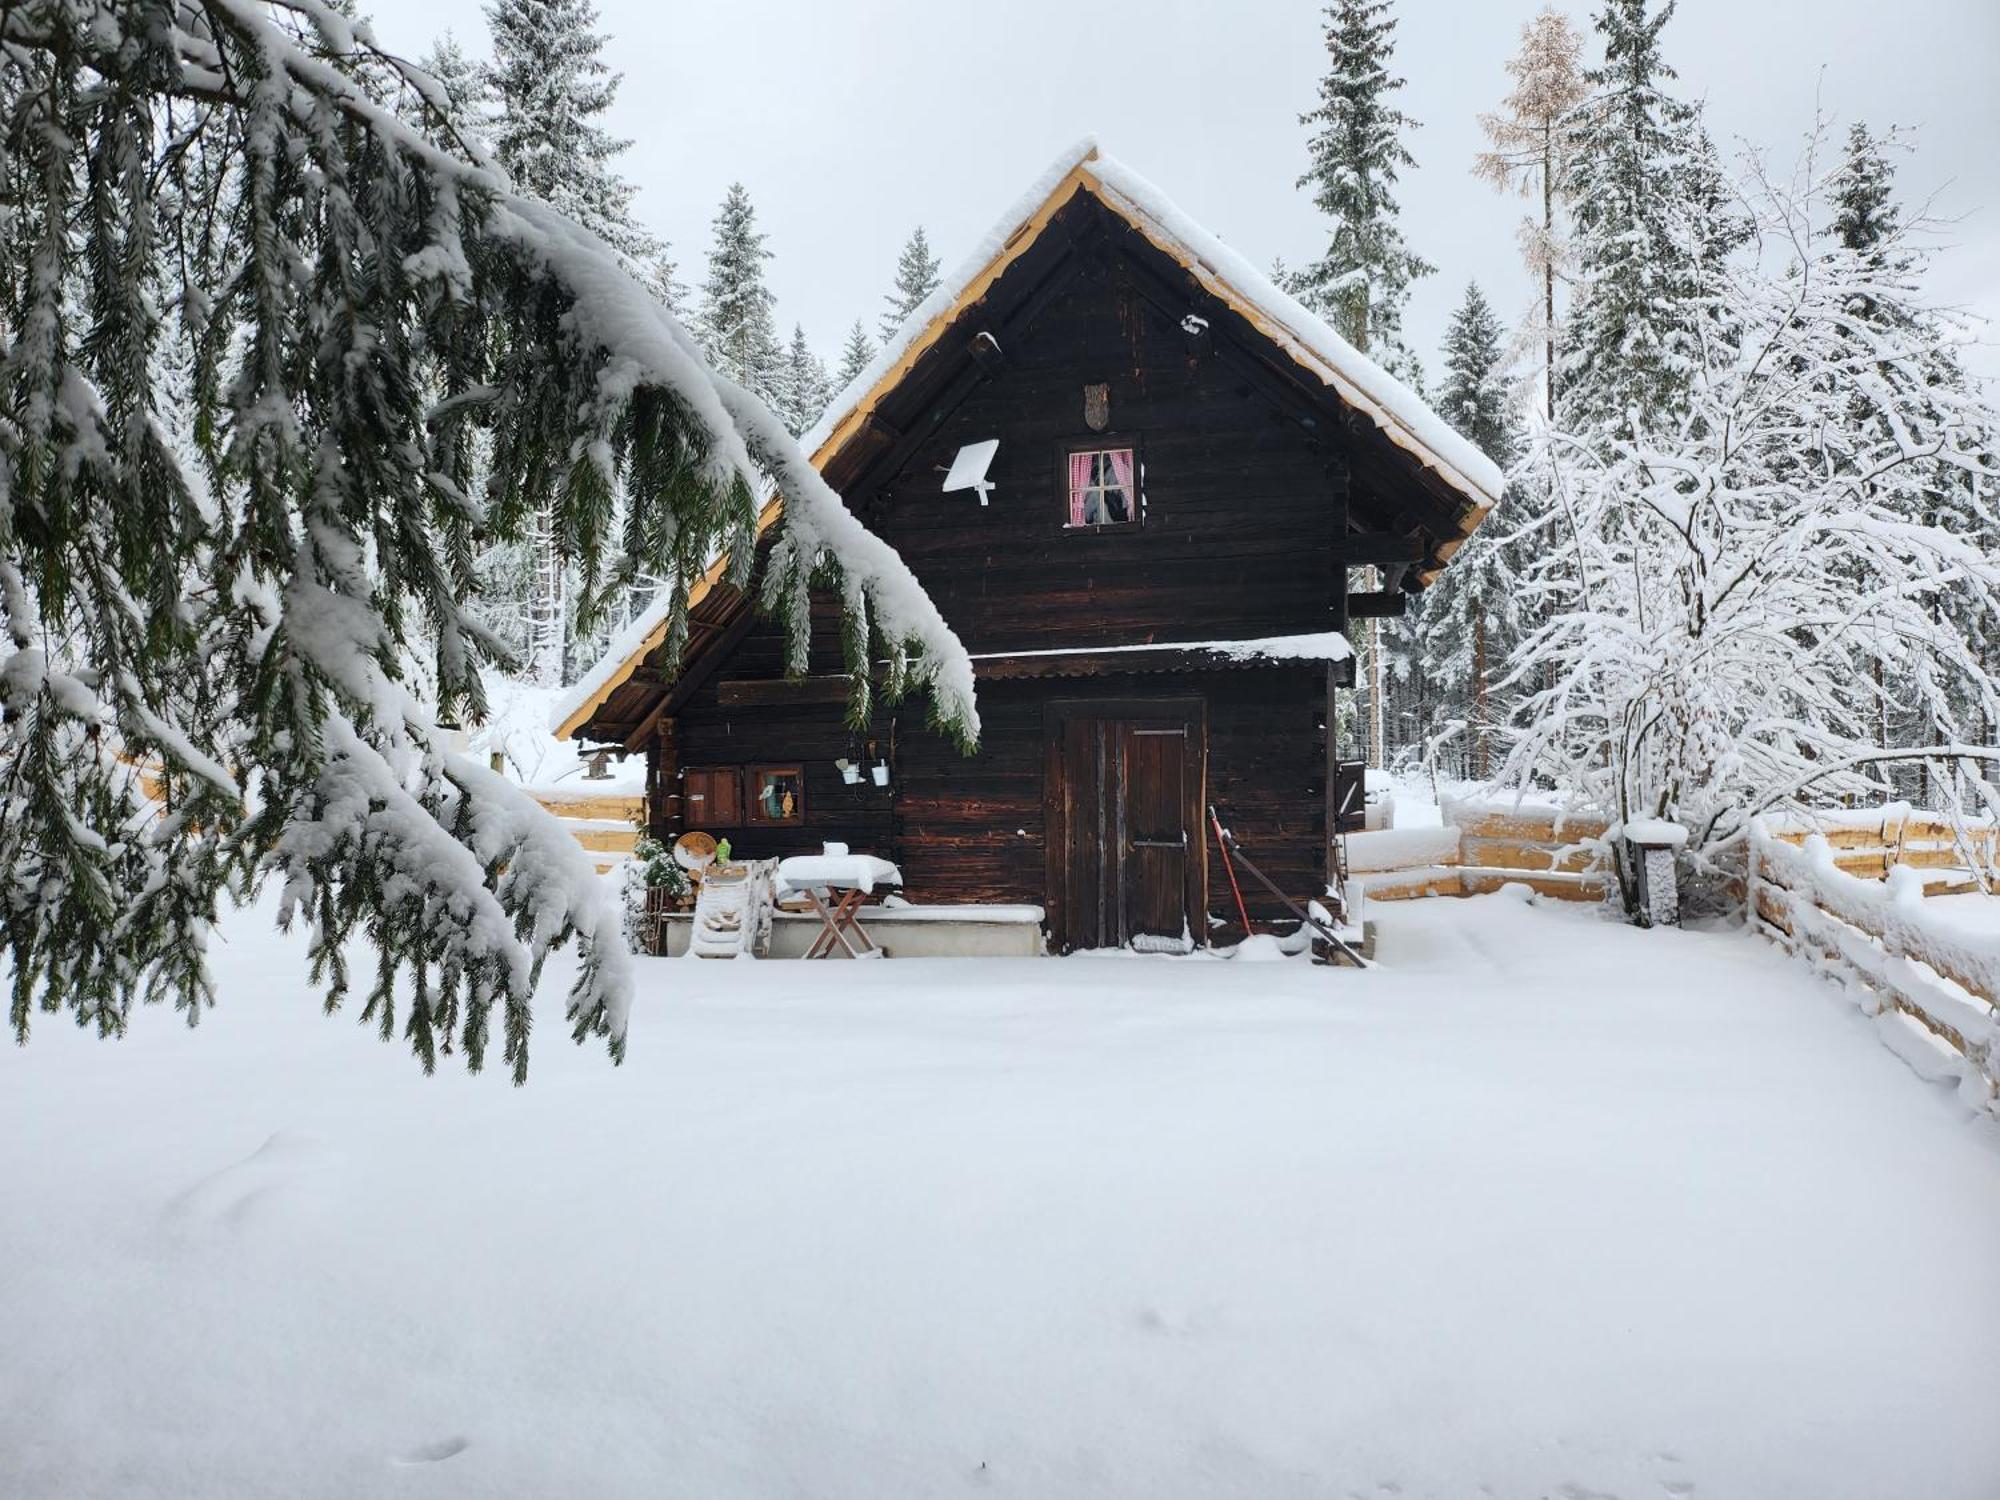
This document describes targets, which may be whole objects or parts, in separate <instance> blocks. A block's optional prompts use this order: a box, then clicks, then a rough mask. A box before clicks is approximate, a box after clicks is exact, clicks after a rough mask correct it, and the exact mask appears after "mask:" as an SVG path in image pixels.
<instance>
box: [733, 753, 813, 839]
mask: <svg viewBox="0 0 2000 1500" xmlns="http://www.w3.org/2000/svg"><path fill="white" fill-rule="evenodd" d="M766 776H789V777H791V779H792V781H793V783H794V785H795V786H796V787H797V791H798V795H797V797H796V798H795V800H794V802H793V804H792V815H791V816H790V817H789V818H767V817H765V816H764V799H763V790H764V778H765V777H766ZM744 782H745V784H744V788H743V819H744V824H743V826H744V827H746V828H798V827H801V826H802V825H803V824H804V823H805V820H806V768H805V766H804V764H803V763H801V762H799V761H777V762H771V763H768V764H764V765H755V766H750V767H748V768H747V775H746V776H745V778H744Z"/></svg>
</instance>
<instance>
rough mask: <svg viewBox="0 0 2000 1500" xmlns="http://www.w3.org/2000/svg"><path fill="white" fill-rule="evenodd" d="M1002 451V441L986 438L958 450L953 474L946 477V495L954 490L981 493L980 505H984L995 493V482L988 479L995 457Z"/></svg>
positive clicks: (952, 469)
mask: <svg viewBox="0 0 2000 1500" xmlns="http://www.w3.org/2000/svg"><path fill="white" fill-rule="evenodd" d="M999 451H1000V439H998V438H985V439H983V440H981V441H980V442H977V443H967V444H966V445H965V446H964V447H963V448H961V449H959V450H958V457H956V458H954V459H953V460H952V461H951V472H950V473H949V474H947V475H945V476H944V489H945V493H946V494H950V493H951V492H952V491H953V490H977V491H979V503H980V504H981V505H984V504H985V503H986V497H987V496H988V495H990V494H992V493H993V481H992V480H990V479H988V478H987V477H986V471H987V469H988V468H990V467H991V466H992V463H993V455H994V454H996V453H998V452H999Z"/></svg>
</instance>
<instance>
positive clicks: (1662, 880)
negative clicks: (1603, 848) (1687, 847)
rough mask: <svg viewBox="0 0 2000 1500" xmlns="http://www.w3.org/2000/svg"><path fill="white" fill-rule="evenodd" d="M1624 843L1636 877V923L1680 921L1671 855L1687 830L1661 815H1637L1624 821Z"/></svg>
mask: <svg viewBox="0 0 2000 1500" xmlns="http://www.w3.org/2000/svg"><path fill="white" fill-rule="evenodd" d="M1625 843H1626V845H1627V847H1628V848H1629V849H1630V850H1631V851H1632V868H1633V869H1634V870H1635V871H1636V872H1637V874H1638V878H1639V918H1638V921H1639V925H1640V926H1641V927H1678V926H1680V925H1681V890H1680V881H1679V879H1678V877H1677V876H1676V875H1675V873H1674V857H1675V855H1676V854H1678V853H1679V851H1680V849H1681V846H1682V845H1684V844H1685V843H1687V830H1686V829H1685V828H1683V827H1681V826H1680V824H1678V823H1669V822H1667V821H1666V820H1665V819H1663V818H1638V819H1635V820H1633V821H1632V822H1630V823H1627V824H1626V825H1625Z"/></svg>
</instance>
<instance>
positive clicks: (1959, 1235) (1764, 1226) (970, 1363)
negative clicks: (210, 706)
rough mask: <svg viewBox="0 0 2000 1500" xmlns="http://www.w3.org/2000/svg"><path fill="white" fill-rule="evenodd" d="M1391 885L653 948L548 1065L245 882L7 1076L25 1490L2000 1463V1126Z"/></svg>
mask: <svg viewBox="0 0 2000 1500" xmlns="http://www.w3.org/2000/svg"><path fill="white" fill-rule="evenodd" d="M1379 916H1380V918H1381V926H1382V931H1381V946H1380V954H1381V957H1382V959H1383V960H1384V966H1383V967H1382V968H1380V969H1378V970H1375V971H1373V972H1370V973H1367V974H1356V973H1353V972H1350V971H1333V970H1328V969H1323V968H1313V967H1310V966H1307V965H1305V964H1302V963H1298V962H1290V963H1265V964H1254V965H1243V964H1217V963H1186V962H1175V961H1170V960H1156V961H1141V962H1132V963H1124V964H1087V963H1074V962H1063V961H1046V962H1036V961H1033V960H1014V961H994V962H987V963H979V962H975V961H969V960H960V961H933V962H918V961H891V962H888V963H881V964H872V965H868V966H865V968H863V969H860V970H857V969H856V968H855V967H852V966H848V965H845V964H837V963H836V964H824V965H804V964H795V963H794V964H776V963H771V964H728V965H723V964H713V965H711V964H701V963H698V962H696V963H686V962H683V963H668V962H658V963H651V964H647V965H644V966H642V967H643V969H644V975H643V978H642V994H641V998H640V1002H639V1005H638V1008H637V1010H636V1012H635V1017H634V1035H633V1038H632V1050H631V1061H630V1063H629V1064H628V1065H627V1066H626V1067H625V1068H624V1069H622V1070H618V1071H614V1070H612V1069H611V1068H610V1067H609V1066H608V1064H607V1063H606V1062H605V1061H604V1060H603V1057H602V1055H601V1052H600V1051H586V1052H579V1051H577V1050H576V1049H575V1048H573V1047H572V1046H570V1045H569V1044H568V1042H567V1040H566V1038H565V1037H564V1035H563V1033H562V1031H561V1028H560V1027H558V1026H556V1025H554V1024H547V1025H544V1027H543V1028H542V1029H541V1030H540V1032H539V1034H538V1039H537V1041H536V1044H535V1045H536V1056H535V1064H534V1077H533V1079H532V1081H531V1082H530V1084H529V1086H528V1087H527V1088H526V1089H525V1090H520V1091H516V1090H513V1089H511V1088H509V1087H508V1086H507V1085H506V1083H505V1081H504V1079H503V1078H501V1077H499V1076H493V1077H489V1078H484V1079H476V1080H475V1079H468V1078H465V1077H463V1076H460V1075H458V1074H455V1073H447V1074H441V1075H440V1076H438V1077H437V1078H434V1079H429V1080H426V1079H424V1078H422V1077H421V1076H420V1075H418V1074H417V1073H416V1071H415V1068H414V1065H413V1064H412V1063H411V1062H410V1061H409V1059H408V1057H407V1055H406V1054H404V1052H403V1050H402V1048H401V1047H400V1045H397V1046H392V1047H386V1048H385V1047H384V1046H383V1045H382V1044H380V1043H378V1042H376V1041H375V1040H374V1039H373V1036H372V1033H368V1032H364V1031H362V1030H361V1029H360V1028H358V1027H357V1026H356V1025H355V1024H354V1023H353V1022H352V1021H351V1020H344V1019H343V1020H327V1019H325V1018H323V1017H321V1016H320V1015H319V1014H318V1010H317V1006H316V1005H315V1004H314V1003H313V1002H312V1001H311V1000H310V999H309V998H308V997H307V996H306V994H305V992H304V988H303V982H302V979H301V965H300V963H299V961H298V953H297V947H296V945H295V944H294V943H292V942H290V941H289V940H282V939H278V938H276V937H274V936H272V935H270V934H268V933H267V931H266V930H265V928H264V926H263V925H262V921H261V917H260V916H259V915H251V916H245V917H238V918H233V919H231V920H230V921H229V922H228V923H226V924H225V926H224V928H223V933H224V936H226V937H227V938H229V939H230V942H229V943H228V944H227V945H226V947H225V949H224V952H223V956H222V967H223V990H224V994H225V1004H224V1006H223V1008H222V1009H221V1010H220V1011H218V1012H216V1013H215V1014H213V1015H212V1016H211V1017H210V1018H209V1019H208V1020H206V1021H204V1022H203V1023H202V1026H201V1029H200V1030H199V1032H197V1033H195V1034H193V1035H189V1034H188V1033H186V1032H185V1031H184V1030H183V1029H182V1028H181V1027H180V1026H179V1025H178V1023H177V1022H175V1021H174V1019H173V1018H172V1017H171V1016H170V1015H166V1014H161V1013H158V1012H148V1013H147V1014H146V1015H145V1016H144V1017H143V1018H142V1021H141V1023H140V1025H139V1026H138V1029H137V1032H136V1034H135V1035H133V1036H132V1037H130V1038H129V1039H128V1040H126V1041H125V1042H123V1043H120V1044H116V1045H108V1044H102V1043H98V1042H95V1041H92V1040H90V1039H89V1038H88V1037H86V1036H84V1035H81V1034H79V1033H77V1032H75V1031H74V1030H72V1029H70V1028H69V1027H67V1026H66V1025H63V1024H60V1023H57V1022H54V1021H52V1020H49V1021H44V1022H43V1023H42V1024H41V1030H40V1032H39V1034H38V1035H37V1036H36V1037H35V1039H34V1040H33V1041H32V1042H31V1044H30V1045H29V1046H28V1047H27V1048H26V1049H24V1050H16V1049H11V1048H10V1049H7V1050H6V1052H5V1053H4V1054H0V1189H4V1193H5V1202H6V1204H7V1210H6V1212H5V1213H4V1214H0V1267H4V1268H5V1273H4V1275H0V1350H4V1351H5V1352H4V1357H0V1494H6V1495H9V1496H14V1495H20V1496H36V1497H40V1496H50V1495H91V1496H104V1495H120V1496H158V1495H185V1496H204V1497H207V1496H216V1495H225V1494H228V1495H237V1494H241V1495H249V1494H268V1495H279V1494H282V1495H286V1496H342V1497H346V1496H354V1495H369V1496H390V1497H400V1496H424V1497H431V1496H499V1495H521V1496H529V1495H534V1496H545V1495H593V1496H598V1495H607V1496H648V1497H650V1496H658V1495H689V1496H702V1497H709V1496H798V1495H810V1496H815V1497H848V1496H852V1497H857V1500H858V1497H867V1500H880V1497H887V1496H906V1495H908V1496H914V1495H954V1494H960V1493H968V1494H997V1495H1016V1496H1031V1497H1062V1496H1082V1495H1098V1496H1124V1495H1146V1496H1222V1495H1233V1496H1256V1497H1260V1500H1262V1497H1283V1496H1294V1495H1297V1496H1305V1495H1311V1496H1346V1495H1365V1496H1370V1497H1374V1496H1380V1495H1390V1494H1400V1495H1402V1496H1407V1497H1416V1496H1423V1495H1434V1496H1441V1497H1453V1500H1459V1497H1467V1496H1475V1495H1481V1494H1491V1495H1496V1496H1523V1497H1527V1496H1547V1495H1569V1496H1583V1495H1590V1496H1621V1497H1642V1496H1643V1497H1659V1496H1670V1495H1694V1496H1710V1495H1712V1496H1779V1495H1800V1496H1804V1495H1810V1496H1812V1497H1814V1500H1837V1497H1847V1496H1852V1497H1871V1500H1873V1497H1881V1496H1886V1495H1922V1496H1925V1497H1927V1500H1946V1497H1965V1500H1973V1497H1991V1496H1992V1495H1994V1494H1995V1493H2000V1426H1996V1424H1995V1423H1994V1422H1993V1420H1992V1392H1993V1391H1994V1390H1995V1389H2000V1339H1996V1338H1995V1337H1994V1334H1995V1332H1996V1331H2000V1278H1996V1277H1995V1276H1994V1274H1993V1271H1994V1267H1995V1265H1996V1264H2000V1133H1996V1132H1995V1131H1994V1130H1993V1129H1992V1127H1991V1126H1990V1125H1988V1126H1983V1125H1979V1124H1976V1123H1973V1122H1971V1121H1970V1120H1969V1119H1968V1118H1967V1116H1966V1114H1965V1112H1964V1111H1963V1110H1962V1109H1960V1108H1959V1107H1958V1106H1957V1105H1955V1104H1954V1103H1953V1102H1952V1101H1951V1099H1950V1096H1949V1095H1948V1094H1946V1093H1944V1092H1942V1091H1940V1090H1937V1089H1934V1088H1931V1087H1929V1086H1926V1085H1925V1084H1923V1083H1921V1082H1919V1081H1918V1080H1917V1079H1916V1078H1915V1077H1914V1076H1913V1075H1912V1074H1911V1073H1910V1072H1909V1071H1908V1070H1907V1069H1906V1068H1905V1067H1904V1066H1903V1065H1902V1064H1901V1063H1900V1062H1898V1061H1897V1060H1896V1058H1895V1057H1894V1056H1892V1055H1891V1054H1890V1053H1889V1052H1888V1051H1887V1050H1886V1049H1885V1048H1884V1047H1882V1046H1881V1045H1880V1043H1879V1042H1878V1041H1877V1040H1876V1039H1875V1036H1874V1033H1873V1031H1872V1029H1871V1026H1870V1023H1869V1022H1868V1021H1867V1020H1866V1019H1865V1018H1864V1017H1862V1016H1861V1015H1860V1013H1859V1012H1858V1011H1857V1010H1856V1009H1855V1007H1854V1006H1853V1005H1852V1004H1851V1003H1850V1002H1849V1001H1847V1000H1845V999H1843V998H1842V997H1840V996H1839V995H1838V994H1837V993H1835V992H1834V991H1833V990H1832V989H1830V988H1828V987H1826V986H1824V985H1822V984H1821V983H1820V982H1818V981H1817V980H1815V979H1813V978H1812V977H1810V976H1809V975H1808V974H1807V973H1806V971H1805V970H1804V969H1803V967H1801V966H1797V965H1795V964H1794V963H1793V962H1792V961H1790V960H1788V959H1786V958H1785V957H1784V956H1783V955H1781V954H1779V953H1778V952H1777V951H1776V950H1775V949H1773V948H1770V947H1769V946H1767V945H1765V944H1762V943H1760V942H1758V941H1757V940H1755V939H1752V938H1749V937H1746V936H1743V935H1741V934H1735V933H1729V934H1704V933H1692V932H1689V933H1678V932H1656V933H1639V932H1636V931H1632V930H1629V929H1625V928H1620V927H1614V926H1609V925H1606V924H1603V923H1601V922H1599V921H1598V920H1597V919H1596V918H1595V917H1594V916H1592V915H1591V914H1590V913H1588V912H1584V911H1577V910H1570V909H1550V908H1544V907H1530V906H1527V905H1524V904H1521V903H1519V902H1517V901H1514V900H1512V899H1510V898H1509V897H1507V896H1506V895H1501V896H1495V897H1485V898H1477V899H1474V900H1470V901H1448V900H1437V901H1424V902H1411V903H1405V904H1402V905H1398V906H1396V907H1394V908H1393V909H1390V908H1384V909H1382V910H1381V911H1380V912H1379ZM552 979H554V980H560V979H561V976H560V975H553V976H552ZM560 987H561V986H560V984H559V983H557V984H553V985H552V986H551V992H552V993H554V992H555V991H558V990H559V989H560ZM553 1019H554V1017H553V1015H551V1017H549V1020H550V1021H553Z"/></svg>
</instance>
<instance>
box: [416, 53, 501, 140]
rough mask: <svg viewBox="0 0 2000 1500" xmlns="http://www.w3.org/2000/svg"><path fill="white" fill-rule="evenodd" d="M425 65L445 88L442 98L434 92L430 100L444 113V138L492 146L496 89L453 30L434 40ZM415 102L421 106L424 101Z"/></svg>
mask: <svg viewBox="0 0 2000 1500" xmlns="http://www.w3.org/2000/svg"><path fill="white" fill-rule="evenodd" d="M421 66H422V68H423V70H424V72H426V73H428V74H429V75H430V76H431V77H432V78H433V79H435V80H436V82H437V85H438V89H439V90H441V91H442V99H441V100H440V99H439V98H438V97H437V96H436V95H433V97H432V99H431V100H430V101H429V103H430V107H431V108H432V109H434V110H435V111H436V113H437V114H438V115H439V116H441V120H440V121H439V123H441V124H442V125H443V126H444V127H445V129H444V134H443V138H444V139H446V140H448V141H449V140H451V139H453V138H454V137H456V138H459V139H462V140H463V141H465V142H467V143H477V144H478V145H479V147H481V148H482V149H490V145H489V142H488V140H487V126H488V124H489V118H490V115H491V111H492V105H493V92H492V84H491V81H490V79H489V77H488V75H487V72H486V69H484V68H482V67H481V66H480V65H479V64H478V63H476V62H474V61H473V59H472V58H471V56H470V55H469V54H467V52H466V50H465V49H464V48H463V47H461V46H460V45H459V44H458V38H457V37H456V36H454V35H452V33H451V32H450V31H449V30H447V31H446V32H445V33H444V35H442V36H440V37H439V38H438V39H437V40H436V41H434V42H432V43H431V47H430V50H429V51H428V52H426V53H425V54H424V56H423V60H422V63H421ZM413 102H415V103H417V104H419V105H421V104H422V103H423V102H424V101H421V100H418V101H413ZM411 112H412V113H413V114H415V115H417V116H418V117H419V118H420V117H421V115H422V112H423V111H422V109H421V108H416V109H413V110H412V111H411Z"/></svg>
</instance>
